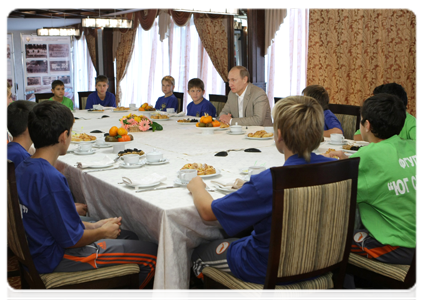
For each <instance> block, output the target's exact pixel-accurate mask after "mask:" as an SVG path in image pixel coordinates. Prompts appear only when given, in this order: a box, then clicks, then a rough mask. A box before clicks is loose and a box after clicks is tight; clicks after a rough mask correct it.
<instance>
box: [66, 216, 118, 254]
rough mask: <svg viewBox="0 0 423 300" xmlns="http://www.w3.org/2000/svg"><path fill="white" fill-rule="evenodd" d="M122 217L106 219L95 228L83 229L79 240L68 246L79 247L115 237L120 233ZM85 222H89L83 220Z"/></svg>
mask: <svg viewBox="0 0 423 300" xmlns="http://www.w3.org/2000/svg"><path fill="white" fill-rule="evenodd" d="M121 219H122V218H120V217H119V218H112V219H107V222H106V223H105V224H104V225H102V226H100V227H98V228H96V229H85V230H84V233H83V235H82V237H81V238H80V239H79V241H78V242H77V243H76V244H75V245H73V246H71V247H68V248H79V247H84V246H86V245H89V244H91V243H94V242H96V241H98V240H101V239H115V238H117V237H118V236H119V234H120V228H119V223H120V221H121ZM85 224H89V223H86V222H84V225H85Z"/></svg>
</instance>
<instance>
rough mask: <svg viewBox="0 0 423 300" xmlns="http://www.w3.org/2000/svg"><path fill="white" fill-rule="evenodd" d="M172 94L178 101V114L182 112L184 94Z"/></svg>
mask: <svg viewBox="0 0 423 300" xmlns="http://www.w3.org/2000/svg"><path fill="white" fill-rule="evenodd" d="M173 94H174V95H175V97H176V98H177V99H178V111H177V113H180V112H181V111H182V105H184V93H180V92H173Z"/></svg>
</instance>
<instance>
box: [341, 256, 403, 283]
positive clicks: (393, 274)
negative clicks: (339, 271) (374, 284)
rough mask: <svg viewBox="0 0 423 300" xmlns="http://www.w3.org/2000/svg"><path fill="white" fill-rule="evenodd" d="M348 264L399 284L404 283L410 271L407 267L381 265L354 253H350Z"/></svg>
mask: <svg viewBox="0 0 423 300" xmlns="http://www.w3.org/2000/svg"><path fill="white" fill-rule="evenodd" d="M348 263H349V264H352V265H354V266H357V267H359V268H363V269H366V270H369V271H372V272H375V273H378V274H380V275H383V276H386V277H389V278H392V279H395V280H398V281H401V282H404V280H405V276H407V273H408V270H409V269H410V266H409V265H395V264H387V263H382V262H379V261H376V260H373V259H368V258H366V257H364V256H361V255H358V254H355V253H350V257H349V259H348Z"/></svg>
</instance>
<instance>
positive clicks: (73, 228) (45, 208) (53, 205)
mask: <svg viewBox="0 0 423 300" xmlns="http://www.w3.org/2000/svg"><path fill="white" fill-rule="evenodd" d="M73 122H74V117H73V114H72V112H71V111H70V110H69V109H68V108H67V107H65V106H64V105H62V104H60V103H57V102H55V101H44V102H42V103H39V104H37V106H36V107H34V109H33V110H32V111H31V112H30V113H29V117H28V128H29V134H30V136H31V139H32V141H33V142H34V145H35V149H36V152H35V154H34V155H33V156H32V157H30V158H28V159H26V160H24V161H23V162H22V163H21V164H20V165H19V166H18V167H17V168H16V184H17V190H18V195H19V200H20V204H21V209H22V221H23V223H24V228H25V233H26V236H27V240H28V246H29V249H30V253H31V256H32V259H33V261H34V264H35V267H36V269H37V271H38V272H39V273H51V272H74V271H84V270H91V269H97V268H101V267H107V266H112V265H117V264H121V263H126V262H127V261H128V258H129V257H130V259H131V263H136V264H138V265H139V267H140V275H139V280H140V287H144V286H145V285H146V284H147V283H148V282H149V281H150V279H151V277H152V275H154V269H155V260H156V253H157V245H155V244H152V243H147V242H140V241H138V240H135V239H132V240H129V239H128V240H126V239H118V237H119V235H120V234H121V230H120V225H121V220H122V218H121V217H119V218H109V219H104V220H100V221H98V222H95V223H88V222H83V221H81V220H80V218H79V217H78V214H77V212H76V209H75V205H74V204H73V199H72V194H71V191H70V189H69V186H68V182H67V180H66V178H65V176H63V174H61V173H60V172H59V171H58V170H57V169H56V168H55V167H54V164H55V163H56V161H57V159H58V157H59V155H65V154H66V151H67V149H68V147H69V144H70V142H71V134H70V133H71V131H72V126H73ZM131 235H132V238H134V237H135V238H136V235H135V234H133V233H130V234H128V235H127V236H126V238H129V236H131ZM110 257H115V258H116V259H114V260H110V259H108V258H110Z"/></svg>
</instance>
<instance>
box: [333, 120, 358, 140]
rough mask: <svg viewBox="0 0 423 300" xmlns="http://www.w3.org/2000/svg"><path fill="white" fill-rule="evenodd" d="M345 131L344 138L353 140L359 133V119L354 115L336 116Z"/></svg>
mask: <svg viewBox="0 0 423 300" xmlns="http://www.w3.org/2000/svg"><path fill="white" fill-rule="evenodd" d="M335 116H336V117H337V118H338V120H339V122H340V123H341V126H342V129H343V130H344V137H345V138H346V139H350V140H353V139H354V134H355V132H356V131H357V127H356V126H357V117H356V116H354V115H344V114H335Z"/></svg>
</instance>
